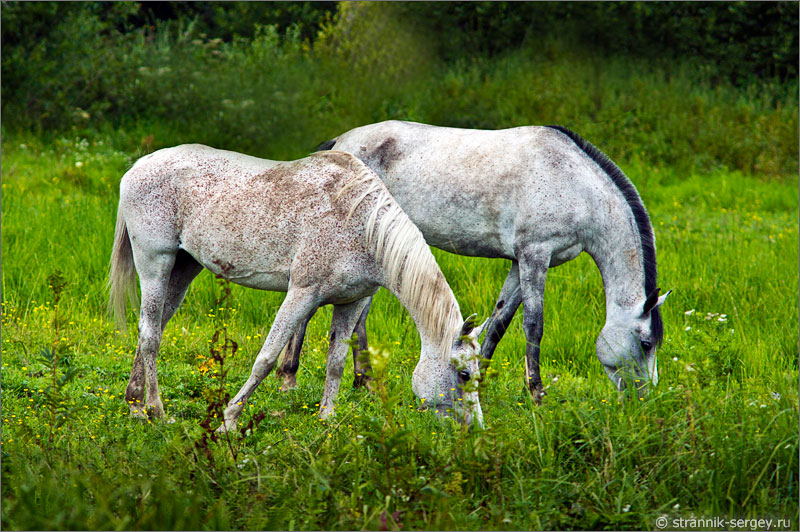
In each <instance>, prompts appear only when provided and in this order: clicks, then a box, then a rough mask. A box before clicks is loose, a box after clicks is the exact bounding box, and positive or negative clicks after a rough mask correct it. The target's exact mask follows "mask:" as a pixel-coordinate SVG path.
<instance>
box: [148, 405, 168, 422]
mask: <svg viewBox="0 0 800 532" xmlns="http://www.w3.org/2000/svg"><path fill="white" fill-rule="evenodd" d="M147 417H148V419H161V418H163V417H164V407H163V406H161V405H160V404H158V405H148V406H147Z"/></svg>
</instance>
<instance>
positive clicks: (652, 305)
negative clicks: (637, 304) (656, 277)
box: [642, 288, 672, 317]
mask: <svg viewBox="0 0 800 532" xmlns="http://www.w3.org/2000/svg"><path fill="white" fill-rule="evenodd" d="M660 290H661V289H660V288H656V289H655V290H653V291H652V292H650V295H649V296H647V300H646V301H645V302H644V307H643V308H642V316H643V317H644V316H647V315H648V314H649V313H650V311H652V310H653V309H656V308H658V307H660V306H661V305H663V304H664V301H666V300H667V296H668V295H670V294H671V293H672V290H668V291H667V292H666V293H665V294H664V295H663V296H661V297H659V296H658V292H659V291H660Z"/></svg>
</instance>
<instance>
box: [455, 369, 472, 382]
mask: <svg viewBox="0 0 800 532" xmlns="http://www.w3.org/2000/svg"><path fill="white" fill-rule="evenodd" d="M458 376H459V377H461V380H462V381H464V382H466V381H468V380H469V371H467V370H465V369H463V370H461V371H459V372H458Z"/></svg>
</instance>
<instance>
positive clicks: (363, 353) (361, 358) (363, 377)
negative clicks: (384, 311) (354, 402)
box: [353, 297, 372, 388]
mask: <svg viewBox="0 0 800 532" xmlns="http://www.w3.org/2000/svg"><path fill="white" fill-rule="evenodd" d="M371 306H372V298H371V297H370V298H369V300H368V301H367V304H366V306H365V307H364V310H362V311H361V315H360V316H359V317H358V323H356V329H355V331H354V332H355V334H356V336H357V341H358V345H357V346H353V373H355V377H354V378H353V388H359V387H361V386H364V385H366V386H367V387H369V383H370V381H371V379H370V376H369V375H370V371H371V369H372V368H371V367H370V365H369V358H367V345H368V344H367V315H368V314H369V308H370V307H371Z"/></svg>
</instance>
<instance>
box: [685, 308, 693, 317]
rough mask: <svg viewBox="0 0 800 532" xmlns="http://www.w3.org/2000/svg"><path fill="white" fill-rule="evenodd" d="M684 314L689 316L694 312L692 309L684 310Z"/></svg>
mask: <svg viewBox="0 0 800 532" xmlns="http://www.w3.org/2000/svg"><path fill="white" fill-rule="evenodd" d="M684 314H685V315H687V316H691V315H692V314H694V309H692V310H687V311H686V312H684Z"/></svg>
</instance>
